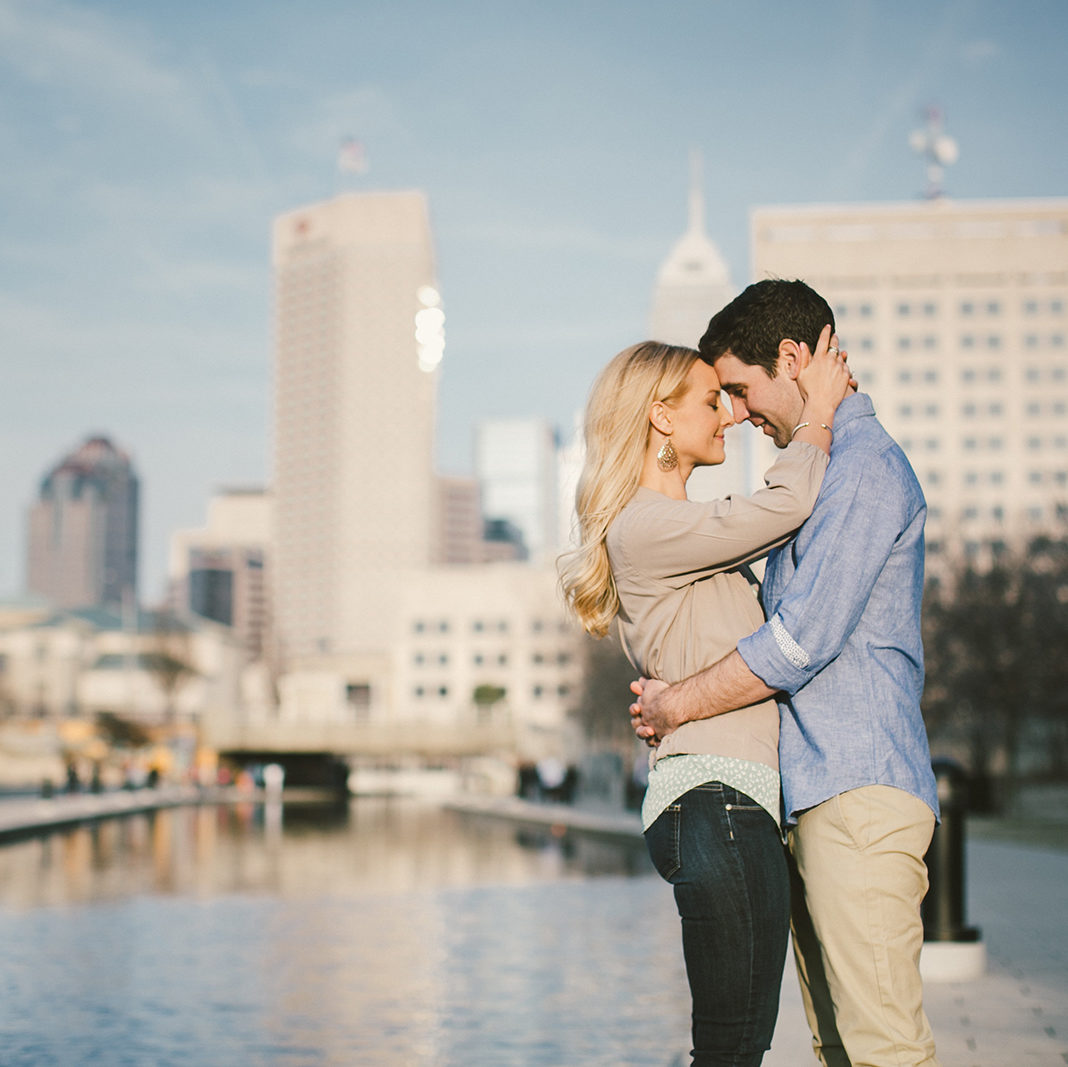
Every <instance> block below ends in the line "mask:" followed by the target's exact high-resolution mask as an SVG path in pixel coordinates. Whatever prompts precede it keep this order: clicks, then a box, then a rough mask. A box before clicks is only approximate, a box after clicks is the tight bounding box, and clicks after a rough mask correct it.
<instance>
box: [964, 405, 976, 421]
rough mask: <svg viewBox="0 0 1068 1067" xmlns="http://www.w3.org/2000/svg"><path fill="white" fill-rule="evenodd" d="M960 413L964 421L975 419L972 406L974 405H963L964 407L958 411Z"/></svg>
mask: <svg viewBox="0 0 1068 1067" xmlns="http://www.w3.org/2000/svg"><path fill="white" fill-rule="evenodd" d="M960 413H961V414H962V415H963V416H964V417H965V418H966V419H973V418H975V405H974V404H965V405H964V406H963V407H962V408H961V409H960Z"/></svg>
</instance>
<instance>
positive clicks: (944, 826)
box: [921, 759, 979, 941]
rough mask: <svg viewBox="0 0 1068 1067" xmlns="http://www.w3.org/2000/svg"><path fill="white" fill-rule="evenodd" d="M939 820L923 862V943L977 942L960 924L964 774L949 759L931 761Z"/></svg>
mask: <svg viewBox="0 0 1068 1067" xmlns="http://www.w3.org/2000/svg"><path fill="white" fill-rule="evenodd" d="M931 766H932V768H933V769H934V772H935V781H936V782H937V783H938V806H939V808H940V809H941V812H942V821H941V823H940V825H938V826H936V827H935V832H934V837H932V838H931V847H930V848H928V850H927V855H926V856H925V857H924V859H925V860H926V862H927V874H928V878H929V881H930V885H929V887H928V890H927V896H925V897H924V898H923V905H922V908H921V914H922V917H923V939H924V941H978V940H979V930H978V928H977V927H974V926H967V925H965V922H964V819H965V816H966V815H967V811H968V775H967V773H966V772H965V770H964V768H963V767H962V766H961V765H960V764H959V763H956V762H954V761H953V760H951V759H936V760H932V762H931Z"/></svg>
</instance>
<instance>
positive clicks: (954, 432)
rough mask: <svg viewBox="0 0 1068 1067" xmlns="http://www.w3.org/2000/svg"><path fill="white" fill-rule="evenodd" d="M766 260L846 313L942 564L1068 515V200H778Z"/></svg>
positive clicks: (845, 327)
mask: <svg viewBox="0 0 1068 1067" xmlns="http://www.w3.org/2000/svg"><path fill="white" fill-rule="evenodd" d="M751 226H752V245H753V269H754V276H755V277H756V278H763V277H767V276H769V275H771V276H777V277H783V278H802V279H804V280H805V281H807V282H808V283H809V284H810V285H812V286H813V287H814V288H815V289H817V290H819V292H821V293H822V294H823V295H824V296H825V297H826V298H827V299H828V300H829V301H830V303H831V305H832V307H833V308H834V310H835V315H836V319H837V325H838V331H839V335H840V337H841V339H842V342H843V344H844V345H845V347H847V348H848V350H849V355H850V360H849V361H850V365H851V366H852V367H853V368H854V370H855V373H856V375H857V378H858V379H859V381H860V386H861V388H862V389H863V390H864V391H865V392H867V393H869V394H870V395H871V397H872V399H873V401H874V403H875V407H876V412H877V414H878V415H879V418H880V420H881V421H882V422H883V424H884V425H885V426H886V428H887V430H888V431H889V432H890V433H891V434H892V435H893V436H894V437H895V438H896V439H897V440H898V442H899V443H900V444H901V445H902V447H903V448H904V449H905V452H906V453H907V454H908V457H909V459H910V460H911V462H912V465H913V467H914V468H915V470H916V473H917V475H918V476H919V479H920V482H921V483H922V485H923V488H924V492H925V493H926V495H927V501H928V506H929V511H928V522H927V548H928V566H929V568H930V569H931V570H933V571H937V570H938V569H939V568H940V566H941V565H942V564H943V563H945V562H952V561H956V560H958V559H967V560H971V561H974V562H975V563H977V564H979V565H985V564H987V563H989V561H990V560H991V559H993V558H995V557H996V556H997V555H998V554H999V553H1000V552H1002V551H1004V550H1005V548H1007V547H1012V546H1014V545H1019V544H1020V543H1021V542H1022V541H1024V540H1025V539H1026V538H1027V537H1028V536H1029V535H1031V534H1033V533H1037V532H1040V531H1048V530H1051V529H1059V530H1063V528H1064V527H1063V523H1064V521H1065V519H1066V518H1068V419H1066V415H1068V199H1036V200H980V201H953V200H948V199H935V200H930V201H924V202H915V203H889V204H858V205H826V206H821V205H806V206H793V207H765V208H760V209H758V210H755V211H754V212H753V216H752V220H751Z"/></svg>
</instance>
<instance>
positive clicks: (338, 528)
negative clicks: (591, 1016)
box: [273, 192, 444, 664]
mask: <svg viewBox="0 0 1068 1067" xmlns="http://www.w3.org/2000/svg"><path fill="white" fill-rule="evenodd" d="M273 258H274V269H275V284H276V294H275V298H276V320H275V321H276V338H275V346H276V349H275V351H276V355H275V383H274V391H275V397H274V405H275V417H274V477H273V493H274V499H275V509H276V513H275V514H276V527H275V554H274V558H273V565H274V568H275V571H274V573H275V611H276V625H277V635H278V642H279V652H280V654H281V656H282V659H283V662H285V663H290V664H291V663H293V662H294V661H295V660H300V659H302V658H304V659H307V658H308V657H316V656H338V655H345V654H347V653H351V652H354V651H360V652H366V651H373V650H376V649H379V648H380V647H381V646H382V645H383V642H384V641H386V640H387V639H388V638H387V636H386V635H385V634H384V632H383V624H382V617H381V612H382V610H383V606H384V605H387V604H389V603H390V598H391V595H392V589H393V587H394V584H395V582H394V577H395V575H396V573H397V572H398V571H403V570H405V569H410V568H420V567H426V566H428V565H429V563H430V561H431V548H432V538H433V530H434V501H435V482H434V477H433V469H432V464H433V442H434V417H435V396H436V382H437V368H438V363H439V362H440V359H441V354H442V348H443V344H444V341H443V323H444V315H443V313H442V310H441V298H440V296H439V295H438V291H437V280H436V276H435V269H434V254H433V247H432V242H431V234H430V224H429V220H428V214H427V204H426V200H425V198H424V196H423V195H422V194H421V193H418V192H381V193H366V194H355V193H353V194H346V195H343V196H339V197H336V198H335V199H332V200H328V201H325V202H323V203H319V204H313V205H310V206H308V207H304V208H300V209H299V210H296V211H291V212H288V213H286V214H284V215H282V216H280V217H279V218H278V219H276V221H275V224H274V241H273Z"/></svg>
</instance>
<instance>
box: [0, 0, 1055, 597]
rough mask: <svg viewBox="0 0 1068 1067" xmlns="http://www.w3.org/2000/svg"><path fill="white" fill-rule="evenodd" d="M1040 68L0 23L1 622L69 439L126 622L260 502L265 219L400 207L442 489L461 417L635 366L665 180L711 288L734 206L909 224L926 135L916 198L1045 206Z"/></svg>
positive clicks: (495, 2)
mask: <svg viewBox="0 0 1068 1067" xmlns="http://www.w3.org/2000/svg"><path fill="white" fill-rule="evenodd" d="M1065 40H1068V4H1065V3H1064V2H1063V0H1022V2H1019V3H1014V4H1005V3H1004V2H1003V0H944V2H943V0H892V2H891V0H841V2H837V0H809V2H807V3H804V4H801V3H795V2H792V0H777V2H773V0H764V2H762V0H749V2H746V3H739V2H737V0H657V2H656V3H653V2H652V0H646V2H637V0H531V2H521V3H514V2H509V0H448V2H447V3H442V2H440V0H381V2H376V3H369V2H365V0H345V2H340V0H302V2H301V3H300V4H296V3H292V2H289V3H282V2H274V0H183V3H181V4H171V3H145V2H143V0H142V2H132V0H93V2H89V0H0V159H2V160H3V165H2V166H0V205H2V207H0V341H2V348H0V353H2V356H0V358H2V364H0V365H2V368H3V382H4V385H3V388H2V390H0V405H2V409H0V410H2V413H3V415H2V418H0V454H2V457H3V462H2V463H0V596H17V595H18V594H19V593H21V591H22V589H23V585H24V581H25V562H24V555H25V526H26V514H27V510H28V508H29V506H30V505H31V503H32V501H33V499H34V496H35V494H36V492H37V487H38V484H39V481H40V479H41V477H42V476H43V475H44V474H45V473H46V472H47V471H48V470H49V469H50V468H51V467H52V466H53V465H54V464H55V463H56V462H57V461H58V460H59V459H60V458H61V457H62V456H63V455H65V454H66V453H67V452H68V451H69V450H71V449H72V448H73V447H75V446H76V445H78V444H79V443H81V441H82V440H83V439H84V438H85V437H87V436H89V435H93V434H105V435H107V436H109V437H111V438H112V440H114V441H115V442H116V443H117V444H118V445H119V446H120V447H122V448H124V449H125V450H127V451H128V452H129V453H130V454H131V456H132V458H133V461H134V464H135V466H136V469H137V472H138V474H139V476H140V478H141V483H142V512H141V519H142V530H143V535H142V543H141V591H142V597H143V598H144V599H146V600H148V601H150V602H151V601H152V600H153V599H154V598H158V597H159V596H160V595H161V594H162V592H163V588H164V580H165V572H166V558H167V547H168V541H169V537H170V534H171V532H172V531H173V530H175V529H180V528H188V527H196V526H200V525H202V524H203V522H204V518H205V511H206V506H207V501H208V498H209V497H210V494H211V493H212V492H213V491H214V490H216V489H218V488H220V487H233V486H251V485H264V484H267V483H268V482H269V479H270V408H271V373H272V370H271V344H272V341H271V315H272V306H271V286H272V282H271V268H270V227H271V221H272V219H273V218H274V216H276V215H277V214H279V213H281V212H283V211H288V210H291V209H293V208H295V207H299V206H300V205H303V204H308V203H313V202H315V201H318V200H322V199H326V198H328V197H331V196H334V195H336V194H337V193H339V192H344V191H349V190H357V191H359V190H364V191H375V190H392V189H413V188H414V189H420V190H423V191H424V192H425V193H426V195H427V197H428V200H429V205H430V215H431V225H432V228H433V234H434V241H435V249H436V256H437V268H438V277H439V281H440V289H441V292H442V295H443V299H444V307H445V311H446V316H447V320H446V350H445V359H444V361H443V363H442V373H441V380H440V389H439V413H438V427H437V441H438V447H437V453H438V455H437V462H438V467H439V469H440V470H441V471H442V472H443V473H460V474H463V473H470V472H471V453H472V441H473V436H472V435H473V428H474V426H475V424H476V423H477V422H478V420H480V419H482V418H488V417H500V416H524V417H525V416H532V415H539V416H545V417H547V418H550V419H551V420H553V422H555V423H556V424H557V425H558V426H560V427H561V428H565V429H566V428H568V427H569V426H570V425H571V423H572V420H573V417H574V413H575V412H576V411H577V410H578V409H580V408H581V407H582V405H583V403H584V401H585V397H586V393H587V390H588V388H589V385H590V383H591V381H592V379H593V376H594V374H595V373H596V371H597V370H598V369H599V368H600V366H602V365H603V364H604V363H605V362H606V361H607V360H608V359H609V358H610V357H611V356H612V355H614V354H615V352H617V351H618V350H619V349H621V348H623V347H625V346H626V345H628V344H631V343H633V342H634V341H637V340H641V339H643V338H644V337H645V336H646V334H647V323H648V316H649V310H650V301H651V295H652V286H653V283H654V281H655V276H656V271H657V269H658V267H659V265H660V263H661V262H662V261H663V259H664V258H665V257H666V255H667V254H668V252H669V251H670V249H671V247H672V245H673V244H674V243H675V241H676V240H677V239H678V238H679V237H680V236H681V234H682V232H683V231H684V229H685V227H686V210H687V188H688V183H689V157H690V154H691V152H692V151H694V150H696V151H698V152H699V153H700V154H701V157H702V158H703V161H704V176H703V191H704V193H705V196H706V198H707V222H708V230H709V234H710V236H711V237H712V239H713V240H714V241H715V242H716V243H717V244H718V245H719V247H720V249H721V251H722V253H723V255H724V258H725V259H726V261H727V263H728V265H729V267H730V270H731V274H732V279H733V280H734V282H735V284H736V285H737V287H738V288H739V289H741V288H742V287H744V285H745V284H747V283H748V282H749V281H750V280H752V279H751V278H750V275H749V248H748V232H749V231H748V227H749V212H750V210H751V209H752V208H754V207H757V206H765V205H781V204H795V203H796V204H801V203H838V202H848V203H853V202H886V201H901V200H911V199H915V198H917V197H918V196H920V195H922V193H923V191H924V187H925V176H924V166H923V162H922V160H921V159H920V158H919V157H918V156H917V155H915V154H914V153H913V152H912V150H911V149H910V148H909V134H910V133H911V132H912V131H913V130H915V129H917V128H919V127H921V126H922V125H923V115H924V111H925V109H926V108H928V107H931V106H934V107H938V108H939V109H940V110H941V113H942V115H943V117H944V123H945V129H946V132H947V133H949V134H950V135H951V136H952V137H953V138H954V139H955V140H956V141H957V143H958V145H959V148H960V158H959V160H958V161H957V162H956V163H955V164H954V165H953V166H952V167H951V168H949V169H948V171H947V173H946V177H945V188H946V192H947V195H949V196H952V197H955V198H959V199H991V198H1006V197H1008V198H1012V197H1059V196H1065V195H1068V132H1066V131H1068V127H1066V125H1065V122H1064V109H1065V105H1066V104H1068V64H1065V62H1064V54H1063V51H1064V42H1065ZM346 138H357V139H359V140H360V141H361V142H362V144H363V145H364V148H365V152H366V157H367V162H368V170H367V172H366V173H365V174H363V175H359V176H354V175H345V174H341V173H340V172H339V170H338V167H337V157H338V150H339V147H340V145H341V144H342V142H343V141H344V140H345V139H346ZM714 310H715V309H710V313H711V312H712V311H714ZM390 402H391V403H392V404H393V405H394V410H395V415H396V420H395V422H393V423H392V424H391V427H390V429H389V430H388V433H397V432H403V418H404V401H403V397H394V398H390ZM387 435H388V434H387Z"/></svg>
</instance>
